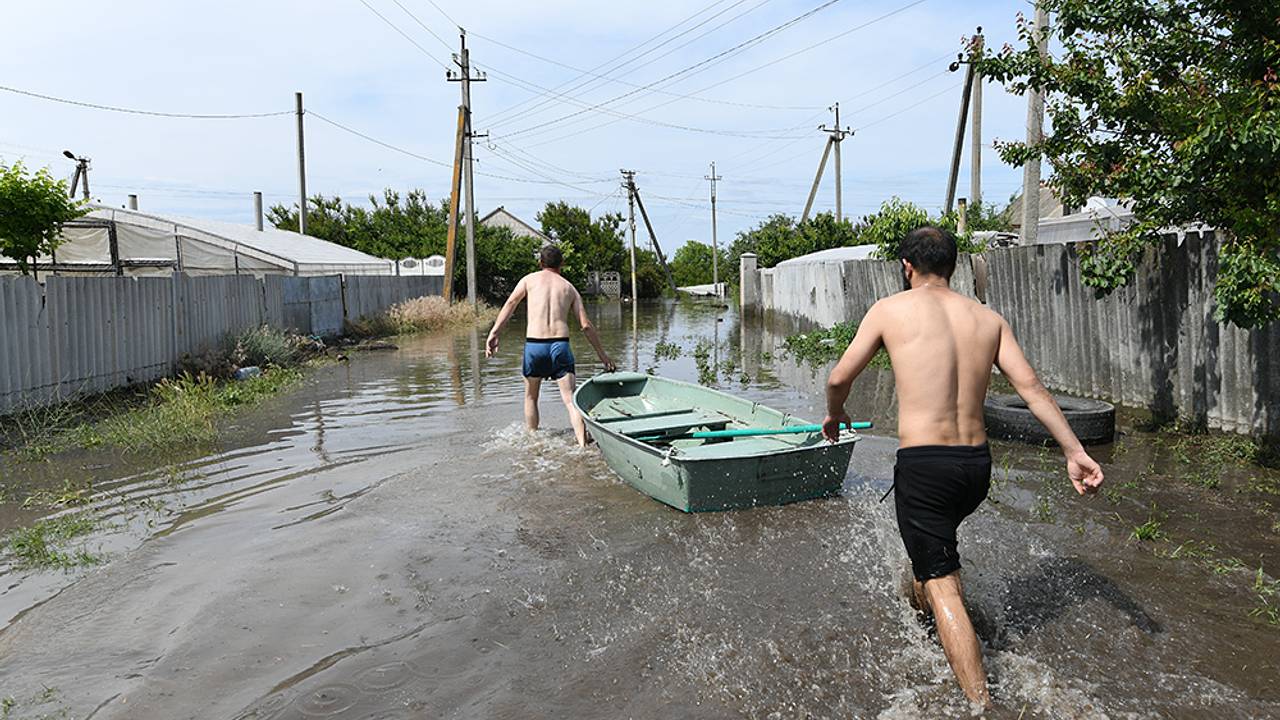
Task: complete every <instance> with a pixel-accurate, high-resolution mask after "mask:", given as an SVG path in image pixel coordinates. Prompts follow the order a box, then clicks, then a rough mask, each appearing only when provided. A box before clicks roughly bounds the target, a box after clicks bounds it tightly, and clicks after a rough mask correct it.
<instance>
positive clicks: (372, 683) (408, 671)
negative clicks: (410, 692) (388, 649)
mask: <svg viewBox="0 0 1280 720" xmlns="http://www.w3.org/2000/svg"><path fill="white" fill-rule="evenodd" d="M419 675H420V673H419V672H418V669H417V668H415V667H414V666H413V665H411V664H409V663H407V662H405V661H404V660H395V661H393V662H389V663H383V664H382V665H376V666H374V667H371V668H369V669H367V670H362V671H360V672H359V673H357V674H356V677H355V680H356V684H357V685H359V686H360V688H361V689H362V690H368V691H370V692H378V691H382V690H392V689H394V688H398V687H400V686H401V685H404V684H405V683H407V682H409V681H410V680H413V679H414V678H415V677H418V676H419Z"/></svg>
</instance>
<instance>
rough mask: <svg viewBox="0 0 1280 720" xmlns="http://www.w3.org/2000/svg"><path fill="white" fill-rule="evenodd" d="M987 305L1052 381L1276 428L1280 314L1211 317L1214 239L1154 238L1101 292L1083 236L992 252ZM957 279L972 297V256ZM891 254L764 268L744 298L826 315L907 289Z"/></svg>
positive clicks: (819, 317) (1240, 424) (1084, 391)
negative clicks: (1235, 321)
mask: <svg viewBox="0 0 1280 720" xmlns="http://www.w3.org/2000/svg"><path fill="white" fill-rule="evenodd" d="M982 257H983V258H984V259H985V260H986V263H987V265H988V268H989V270H988V277H989V284H988V288H987V291H986V301H987V303H988V304H989V305H990V306H991V307H992V308H993V309H995V310H996V311H998V312H999V313H1001V314H1002V315H1003V316H1004V317H1005V318H1006V319H1007V320H1008V321H1009V323H1010V325H1012V326H1013V329H1014V332H1015V333H1016V334H1017V336H1018V339H1019V341H1020V342H1021V343H1022V345H1023V346H1024V349H1025V350H1026V353H1027V357H1028V358H1029V359H1030V360H1031V362H1032V364H1033V365H1034V366H1035V367H1036V369H1037V371H1038V372H1039V373H1040V376H1041V377H1042V379H1043V380H1044V382H1045V384H1046V385H1047V386H1049V387H1052V388H1054V389H1057V390H1061V391H1064V392H1069V393H1074V394H1077V395H1085V396H1091V397H1098V398H1105V399H1108V400H1112V401H1115V402H1120V403H1123V404H1125V405H1129V406H1131V407H1145V408H1150V409H1151V410H1153V411H1155V412H1158V413H1160V414H1163V415H1166V416H1174V415H1177V416H1181V417H1183V418H1186V419H1189V420H1191V421H1193V422H1197V423H1201V424H1204V425H1207V426H1209V427H1213V428H1219V429H1222V430H1230V431H1235V432H1242V433H1259V434H1266V435H1271V436H1280V323H1272V324H1271V325H1270V326H1269V327H1267V328H1263V329H1260V330H1253V331H1245V330H1241V329H1239V328H1237V327H1234V326H1231V325H1225V324H1220V323H1218V322H1217V321H1216V320H1214V318H1213V311H1214V307H1215V302H1214V298H1213V287H1214V283H1215V281H1216V278H1217V272H1218V265H1217V243H1216V240H1215V239H1214V237H1213V234H1212V233H1205V234H1204V235H1203V236H1202V235H1200V234H1198V233H1187V234H1186V235H1185V239H1184V240H1182V241H1181V243H1180V242H1179V241H1178V240H1177V239H1176V238H1169V239H1168V240H1166V241H1165V243H1164V246H1163V247H1159V248H1150V249H1149V250H1148V251H1147V252H1146V254H1145V256H1144V257H1143V258H1142V260H1141V261H1140V262H1139V263H1138V271H1137V275H1136V277H1135V278H1134V279H1133V281H1132V282H1130V283H1129V285H1127V286H1126V287H1124V288H1121V289H1119V290H1117V291H1115V292H1113V293H1111V294H1109V295H1106V296H1101V297H1100V296H1098V295H1097V293H1096V292H1095V291H1094V289H1093V288H1090V287H1086V286H1085V285H1083V284H1082V283H1081V281H1080V257H1079V252H1078V245H1075V244H1048V245H1031V246H1025V247H1014V248H1003V249H995V250H988V251H987V252H985V253H983V255H982ZM963 260H964V259H963V258H962V262H961V263H960V265H959V266H958V267H957V268H956V277H955V278H954V279H953V286H955V287H956V289H957V290H958V291H960V292H964V293H965V294H969V295H972V294H973V288H974V272H973V266H972V265H971V262H964V261H963ZM900 278H901V276H900V274H899V270H898V268H897V265H896V264H895V263H887V262H881V261H876V260H849V261H844V262H838V263H821V264H818V263H813V264H803V263H799V264H783V265H779V266H777V267H775V268H772V269H769V270H759V271H757V280H756V282H758V283H759V285H758V286H757V288H753V289H752V292H751V293H744V297H751V298H753V299H754V298H755V297H756V295H755V294H754V293H755V292H756V291H757V290H758V295H759V305H760V307H762V308H763V309H766V310H774V311H778V312H783V313H787V314H789V315H792V316H795V317H799V318H803V319H806V320H810V321H812V322H815V323H819V324H822V325H830V324H833V323H835V322H840V321H844V320H857V319H859V318H861V317H862V316H863V315H864V314H866V311H867V310H868V309H869V308H870V307H871V305H872V304H873V303H874V302H875V301H876V300H878V299H880V298H882V297H885V296H886V295H890V294H892V293H894V292H897V291H898V290H899V289H901V279H900Z"/></svg>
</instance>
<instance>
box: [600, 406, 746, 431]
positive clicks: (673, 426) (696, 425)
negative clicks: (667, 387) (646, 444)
mask: <svg viewBox="0 0 1280 720" xmlns="http://www.w3.org/2000/svg"><path fill="white" fill-rule="evenodd" d="M728 424H729V418H727V417H725V416H724V415H720V414H718V413H711V412H707V411H705V410H689V411H686V412H681V413H673V414H663V415H658V416H651V417H641V418H627V419H626V420H619V421H617V422H612V423H610V424H609V425H610V428H611V429H613V430H614V431H616V432H618V433H620V434H622V435H626V436H627V437H644V436H648V435H664V436H665V435H680V434H682V433H686V432H689V431H691V430H723V429H724V428H725V426H726V425H728Z"/></svg>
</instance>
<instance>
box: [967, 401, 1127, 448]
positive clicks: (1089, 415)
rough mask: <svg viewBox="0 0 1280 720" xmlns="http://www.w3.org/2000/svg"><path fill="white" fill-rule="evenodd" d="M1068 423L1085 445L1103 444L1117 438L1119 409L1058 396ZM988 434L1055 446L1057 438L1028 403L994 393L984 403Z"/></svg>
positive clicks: (1094, 402) (1108, 404)
mask: <svg viewBox="0 0 1280 720" xmlns="http://www.w3.org/2000/svg"><path fill="white" fill-rule="evenodd" d="M1053 399H1054V400H1056V401H1057V402H1058V407H1060V408H1062V414H1063V415H1064V416H1066V418H1067V424H1068V425H1070V426H1071V430H1072V431H1073V432H1074V433H1075V434H1076V437H1078V438H1080V442H1081V443H1082V444H1084V445H1102V444H1105V443H1109V442H1111V441H1112V440H1113V439H1115V434H1116V408H1115V406H1114V405H1112V404H1111V403H1108V402H1103V401H1101V400H1091V399H1089V398H1078V397H1070V396H1068V395H1054V396H1053ZM983 416H984V417H985V419H986V423H987V434H988V435H990V436H991V437H996V438H1000V439H1003V440H1021V441H1022V442H1028V443H1032V444H1036V445H1053V444H1054V439H1053V436H1052V435H1050V434H1049V431H1048V430H1046V429H1045V428H1044V426H1043V425H1041V424H1040V421H1039V420H1036V418H1035V416H1034V415H1032V414H1031V411H1030V410H1028V409H1027V403H1026V402H1025V401H1024V400H1023V399H1022V398H1020V397H1018V396H1017V395H1001V394H994V395H990V396H988V397H987V400H986V402H985V403H983Z"/></svg>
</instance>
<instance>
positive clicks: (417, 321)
mask: <svg viewBox="0 0 1280 720" xmlns="http://www.w3.org/2000/svg"><path fill="white" fill-rule="evenodd" d="M497 314H498V311H497V309H496V308H494V307H491V306H489V305H484V304H481V305H479V306H477V307H476V308H474V309H473V308H472V307H471V305H470V303H467V302H449V301H448V300H445V299H444V298H442V297H439V296H434V295H433V296H430V297H419V298H413V299H411V300H405V301H404V302H402V303H399V304H397V305H392V306H391V307H390V308H388V309H387V311H386V312H385V313H383V314H381V315H376V316H374V317H371V318H362V319H360V320H356V321H354V322H349V323H347V332H349V333H350V334H352V335H358V336H362V337H381V336H386V335H407V334H410V333H425V332H436V331H438V330H445V329H448V328H451V327H461V326H466V325H475V324H477V323H487V322H490V321H491V320H493V319H494V318H495V317H497Z"/></svg>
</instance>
